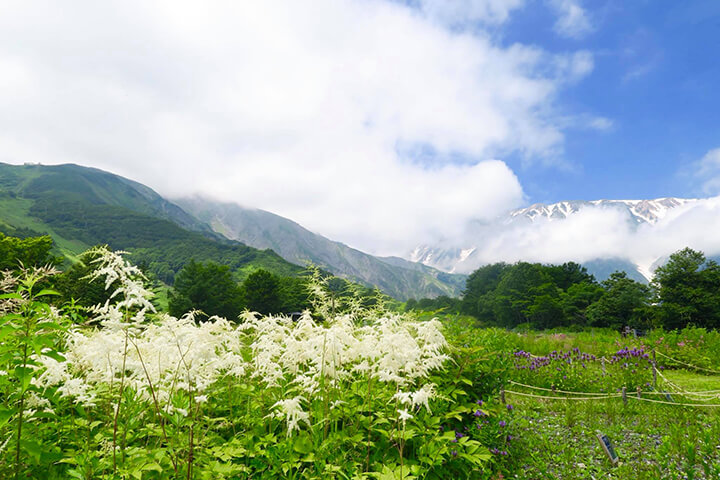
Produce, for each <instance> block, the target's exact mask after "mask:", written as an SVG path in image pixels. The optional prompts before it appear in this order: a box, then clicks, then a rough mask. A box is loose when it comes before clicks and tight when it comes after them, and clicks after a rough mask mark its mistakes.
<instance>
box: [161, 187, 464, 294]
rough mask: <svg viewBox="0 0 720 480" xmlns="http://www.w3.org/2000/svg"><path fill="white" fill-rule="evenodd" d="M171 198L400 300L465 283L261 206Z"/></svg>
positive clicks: (260, 243)
mask: <svg viewBox="0 0 720 480" xmlns="http://www.w3.org/2000/svg"><path fill="white" fill-rule="evenodd" d="M174 201H175V203H177V204H178V205H180V206H181V207H182V208H183V209H185V210H186V211H188V212H190V213H191V214H192V215H194V216H195V217H196V218H197V219H199V220H201V221H203V222H205V223H207V224H209V225H211V227H212V228H213V229H214V230H215V231H216V232H218V233H222V234H223V235H225V236H227V237H228V238H231V239H234V240H238V241H241V242H243V243H245V244H247V245H251V246H254V247H256V248H270V249H272V250H273V251H276V252H277V253H278V254H279V255H280V256H281V257H283V258H285V259H286V260H288V261H290V262H293V263H298V264H302V263H304V262H312V263H314V264H316V265H318V266H320V267H322V268H325V269H326V270H328V271H329V272H331V273H333V274H334V275H338V276H341V277H344V278H348V279H350V280H354V281H359V282H360V283H363V284H365V285H368V286H378V287H379V288H380V289H381V290H383V291H384V292H386V293H388V294H389V295H391V296H394V297H395V298H398V299H401V300H406V299H408V298H411V297H415V298H419V297H436V296H439V295H448V296H458V295H459V294H460V293H461V291H462V289H463V288H464V282H465V276H464V275H452V274H448V273H446V272H441V271H439V270H437V269H435V268H432V267H428V266H426V265H422V264H417V263H413V262H409V261H408V260H406V259H403V258H400V257H376V256H373V255H370V254H368V253H365V252H362V251H360V250H357V249H354V248H352V247H349V246H347V245H345V244H343V243H341V242H337V241H334V240H330V239H328V238H326V237H324V236H322V235H320V234H318V233H314V232H311V231H310V230H308V229H306V228H304V227H303V226H302V225H300V224H299V223H297V222H295V221H293V220H290V219H287V218H285V217H281V216H279V215H276V214H274V213H271V212H267V211H265V210H260V209H257V208H248V207H243V206H240V205H238V204H235V203H231V202H218V201H214V200H210V199H208V198H204V197H201V196H194V197H186V198H179V199H174Z"/></svg>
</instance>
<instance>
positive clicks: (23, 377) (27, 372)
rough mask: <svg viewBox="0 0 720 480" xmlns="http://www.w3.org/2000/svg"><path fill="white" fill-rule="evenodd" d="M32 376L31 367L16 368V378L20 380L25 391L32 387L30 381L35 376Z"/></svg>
mask: <svg viewBox="0 0 720 480" xmlns="http://www.w3.org/2000/svg"><path fill="white" fill-rule="evenodd" d="M32 374H33V370H32V368H30V367H20V366H18V367H15V378H17V379H18V380H20V384H21V385H22V389H23V390H27V387H28V386H29V385H30V380H31V379H32V376H33V375H32Z"/></svg>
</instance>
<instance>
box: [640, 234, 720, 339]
mask: <svg viewBox="0 0 720 480" xmlns="http://www.w3.org/2000/svg"><path fill="white" fill-rule="evenodd" d="M653 286H654V287H655V290H656V292H657V298H656V302H657V307H656V309H655V312H656V315H657V318H658V320H659V321H660V323H661V324H662V325H663V326H664V327H665V328H668V329H676V328H683V327H685V326H686V325H688V324H694V325H696V326H699V327H708V328H718V327H720V267H719V266H718V264H717V263H716V262H714V261H712V260H707V259H706V258H705V255H704V254H703V253H702V252H698V251H696V250H693V249H690V248H685V249H683V250H680V251H678V252H675V253H673V254H672V255H670V259H669V260H668V262H667V263H666V264H665V265H663V266H662V267H659V268H658V269H657V270H656V271H655V278H654V279H653Z"/></svg>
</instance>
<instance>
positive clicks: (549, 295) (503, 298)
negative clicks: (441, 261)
mask: <svg viewBox="0 0 720 480" xmlns="http://www.w3.org/2000/svg"><path fill="white" fill-rule="evenodd" d="M406 308H408V309H416V310H439V309H442V310H444V311H447V312H453V313H458V314H465V315H470V316H473V317H475V318H476V319H477V320H479V321H480V322H481V323H483V324H487V325H498V326H503V327H507V328H514V327H517V326H519V325H527V326H530V327H532V328H539V329H545V328H555V327H569V326H580V327H585V326H591V327H611V328H621V327H624V326H629V327H631V328H639V329H644V328H652V327H663V328H666V329H676V328H683V327H685V326H687V325H695V326H698V327H706V328H720V266H719V265H718V264H717V262H715V261H713V260H709V259H707V258H706V257H705V255H704V254H703V253H702V252H699V251H696V250H692V249H690V248H685V249H683V250H680V251H678V252H676V253H674V254H672V255H671V256H670V258H669V260H668V261H667V263H666V264H665V265H663V266H661V267H659V268H657V270H655V275H654V278H653V280H652V282H650V284H649V285H645V284H643V283H640V282H637V281H635V280H633V279H631V278H629V277H628V276H627V274H626V273H625V272H615V273H613V274H611V275H610V277H608V278H607V279H606V280H604V281H602V282H598V281H596V279H595V278H594V277H593V275H590V274H589V273H588V272H587V270H586V269H585V267H583V266H581V265H579V264H577V263H573V262H568V263H564V264H562V265H543V264H539V263H528V262H518V263H515V264H507V263H495V264H491V265H486V266H483V267H481V268H479V269H477V270H475V271H474V272H473V273H472V274H471V275H470V276H469V277H468V279H467V283H466V287H465V291H464V293H463V297H462V298H461V299H453V298H448V297H438V298H436V299H421V300H412V299H411V300H409V301H408V302H407V304H406Z"/></svg>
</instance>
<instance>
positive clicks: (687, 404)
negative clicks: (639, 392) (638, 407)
mask: <svg viewBox="0 0 720 480" xmlns="http://www.w3.org/2000/svg"><path fill="white" fill-rule="evenodd" d="M628 398H634V399H635V400H640V401H642V402H652V403H662V404H665V405H676V406H678V407H710V408H717V407H720V403H719V404H712V403H677V402H666V401H664V400H653V399H651V398H637V397H631V396H628Z"/></svg>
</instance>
